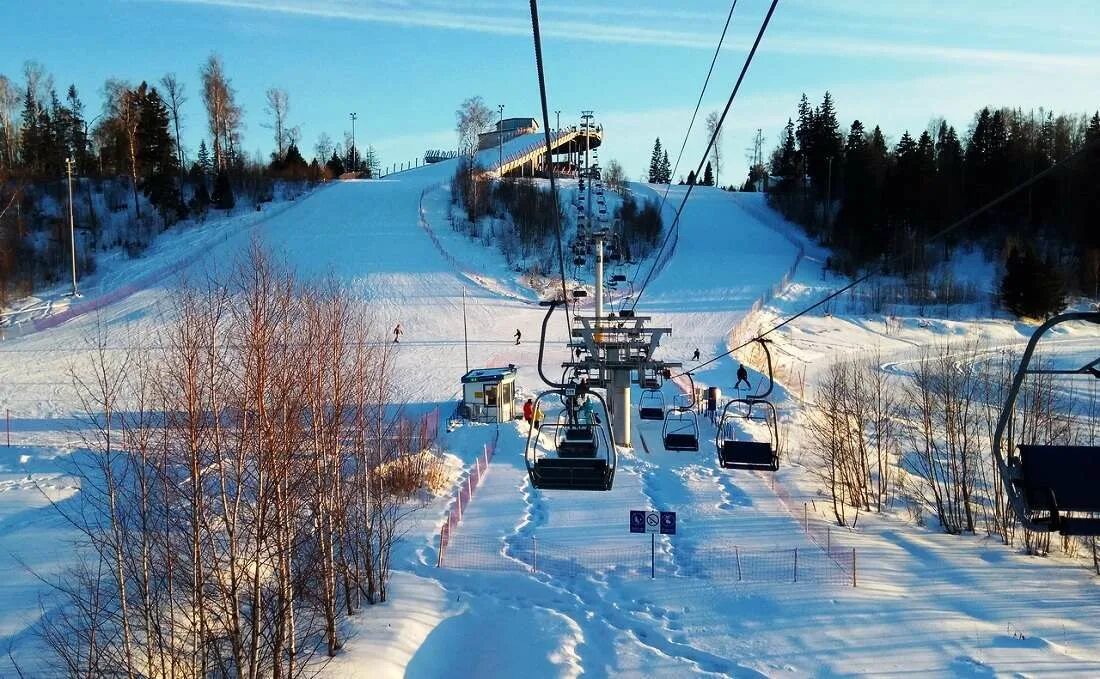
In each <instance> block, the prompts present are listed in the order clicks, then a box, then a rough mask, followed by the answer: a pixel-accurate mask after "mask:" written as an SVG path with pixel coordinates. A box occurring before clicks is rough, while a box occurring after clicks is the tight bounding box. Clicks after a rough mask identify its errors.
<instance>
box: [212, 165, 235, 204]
mask: <svg viewBox="0 0 1100 679" xmlns="http://www.w3.org/2000/svg"><path fill="white" fill-rule="evenodd" d="M212 201H213V203H214V207H216V208H218V209H219V210H231V209H233V206H234V205H235V204H236V200H235V199H234V198H233V185H232V184H230V183H229V171H228V170H218V175H217V176H216V177H214V195H213V196H212Z"/></svg>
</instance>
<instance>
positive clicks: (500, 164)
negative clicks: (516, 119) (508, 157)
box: [497, 104, 504, 176]
mask: <svg viewBox="0 0 1100 679" xmlns="http://www.w3.org/2000/svg"><path fill="white" fill-rule="evenodd" d="M497 111H498V112H499V113H500V122H499V123H497V172H499V173H500V174H501V176H504V104H497Z"/></svg>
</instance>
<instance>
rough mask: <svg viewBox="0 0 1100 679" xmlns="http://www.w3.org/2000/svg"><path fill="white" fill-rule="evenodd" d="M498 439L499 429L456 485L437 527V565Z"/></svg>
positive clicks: (486, 469)
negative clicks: (444, 518)
mask: <svg viewBox="0 0 1100 679" xmlns="http://www.w3.org/2000/svg"><path fill="white" fill-rule="evenodd" d="M437 416H438V413H437ZM437 426H438V424H437ZM499 440H500V430H499V429H498V430H497V431H496V433H495V434H494V435H493V440H492V441H491V442H489V443H486V444H485V446H484V448H483V449H482V452H481V454H480V455H478V456H477V458H476V459H475V460H474V462H473V464H471V465H470V468H469V471H468V472H467V474H466V478H465V479H463V481H462V483H461V485H459V487H458V492H457V493H456V494H455V497H454V500H453V501H452V502H451V508H450V510H449V511H448V512H447V520H446V521H444V522H443V526H442V527H441V528H440V529H439V558H438V560H437V562H436V565H437V566H442V565H443V560H444V555H445V554H446V552H447V550H448V548H449V545H450V543H451V540H452V539H453V536H454V531H455V528H457V527H458V524H459V522H460V521H462V514H463V512H465V511H466V507H467V506H469V504H470V500H471V499H473V497H474V491H476V490H477V488H478V486H479V485H480V484H481V479H482V477H484V476H485V472H486V471H488V470H489V463H490V462H492V461H493V455H495V454H496V452H497V442H498V441H499Z"/></svg>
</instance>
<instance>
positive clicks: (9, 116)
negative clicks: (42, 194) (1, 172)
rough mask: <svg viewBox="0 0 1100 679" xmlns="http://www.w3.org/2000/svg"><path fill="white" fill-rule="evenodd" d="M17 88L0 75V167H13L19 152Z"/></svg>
mask: <svg viewBox="0 0 1100 679" xmlns="http://www.w3.org/2000/svg"><path fill="white" fill-rule="evenodd" d="M19 99H20V97H19V88H18V87H16V86H15V84H14V83H12V81H11V80H8V78H7V76H4V75H0V135H2V137H0V167H7V168H10V167H13V166H14V165H15V159H16V156H17V154H18V151H19V128H18V127H17V125H16V124H15V116H16V111H17V110H18V106H19Z"/></svg>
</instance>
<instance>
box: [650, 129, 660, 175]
mask: <svg viewBox="0 0 1100 679" xmlns="http://www.w3.org/2000/svg"><path fill="white" fill-rule="evenodd" d="M648 177H649V183H650V184H659V183H660V182H661V138H660V137H657V140H656V141H655V142H653V153H651V154H650V156H649V175H648Z"/></svg>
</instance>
